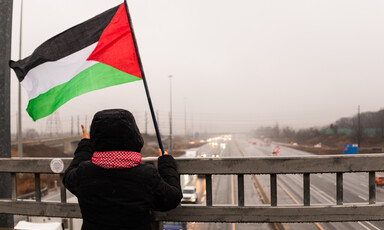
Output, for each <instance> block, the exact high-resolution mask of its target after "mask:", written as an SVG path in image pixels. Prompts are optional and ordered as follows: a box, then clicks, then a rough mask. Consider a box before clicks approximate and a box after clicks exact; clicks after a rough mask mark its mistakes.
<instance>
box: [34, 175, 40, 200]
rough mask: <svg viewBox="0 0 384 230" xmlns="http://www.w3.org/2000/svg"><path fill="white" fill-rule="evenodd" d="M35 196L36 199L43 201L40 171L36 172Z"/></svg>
mask: <svg viewBox="0 0 384 230" xmlns="http://www.w3.org/2000/svg"><path fill="white" fill-rule="evenodd" d="M35 198H36V201H38V202H40V201H41V189H40V173H35Z"/></svg>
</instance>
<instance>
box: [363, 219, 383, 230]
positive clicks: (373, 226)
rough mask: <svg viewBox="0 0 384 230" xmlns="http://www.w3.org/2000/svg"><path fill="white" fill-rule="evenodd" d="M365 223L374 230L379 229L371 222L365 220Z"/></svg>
mask: <svg viewBox="0 0 384 230" xmlns="http://www.w3.org/2000/svg"><path fill="white" fill-rule="evenodd" d="M365 223H367V224H369V225H370V226H371V227H372V228H374V229H376V230H380V228H378V227H376V226H375V225H373V224H372V223H371V222H368V221H365Z"/></svg>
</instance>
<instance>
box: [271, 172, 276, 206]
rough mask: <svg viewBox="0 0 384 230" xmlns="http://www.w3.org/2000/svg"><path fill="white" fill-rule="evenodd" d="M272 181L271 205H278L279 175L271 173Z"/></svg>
mask: <svg viewBox="0 0 384 230" xmlns="http://www.w3.org/2000/svg"><path fill="white" fill-rule="evenodd" d="M270 181H271V182H270V183H271V185H270V186H271V206H277V175H276V174H275V173H272V174H271V175H270Z"/></svg>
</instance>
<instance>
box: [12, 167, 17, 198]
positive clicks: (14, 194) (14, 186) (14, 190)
mask: <svg viewBox="0 0 384 230" xmlns="http://www.w3.org/2000/svg"><path fill="white" fill-rule="evenodd" d="M11 180H12V196H11V197H12V200H14V201H15V200H17V178H16V173H11Z"/></svg>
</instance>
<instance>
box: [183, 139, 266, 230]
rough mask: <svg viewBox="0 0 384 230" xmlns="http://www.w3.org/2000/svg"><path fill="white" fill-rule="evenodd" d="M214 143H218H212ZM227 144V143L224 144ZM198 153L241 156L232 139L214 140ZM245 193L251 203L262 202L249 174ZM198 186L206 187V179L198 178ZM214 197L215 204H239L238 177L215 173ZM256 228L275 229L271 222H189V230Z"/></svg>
mask: <svg viewBox="0 0 384 230" xmlns="http://www.w3.org/2000/svg"><path fill="white" fill-rule="evenodd" d="M212 143H217V145H216V144H212ZM224 144H225V145H224ZM197 155H198V156H199V157H201V156H202V155H204V156H205V157H212V156H215V157H217V155H218V157H231V156H241V155H240V153H239V152H238V151H237V150H236V147H235V146H233V142H232V141H230V140H226V141H225V140H223V139H219V140H214V141H213V142H211V144H207V145H204V146H202V147H201V148H200V149H199V150H198V152H197ZM244 180H245V181H244V183H245V187H244V189H245V194H246V195H247V196H248V197H249V198H248V199H247V201H248V202H249V204H261V201H260V198H259V196H258V194H257V191H256V189H255V187H254V186H253V183H252V181H251V178H250V177H249V176H246V177H245V178H244ZM196 188H197V189H198V191H199V190H200V189H202V188H204V189H205V179H197V181H196ZM201 193H202V194H203V193H204V192H203V191H199V194H201ZM212 198H213V205H221V204H225V205H237V177H236V176H233V175H225V176H223V175H213V176H212ZM199 203H200V204H204V205H205V204H206V200H205V194H203V197H202V199H200V200H199ZM216 229H220V230H236V229H238V230H254V229H268V230H269V229H273V228H272V226H271V224H265V223H262V224H245V223H241V224H231V223H188V230H216Z"/></svg>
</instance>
